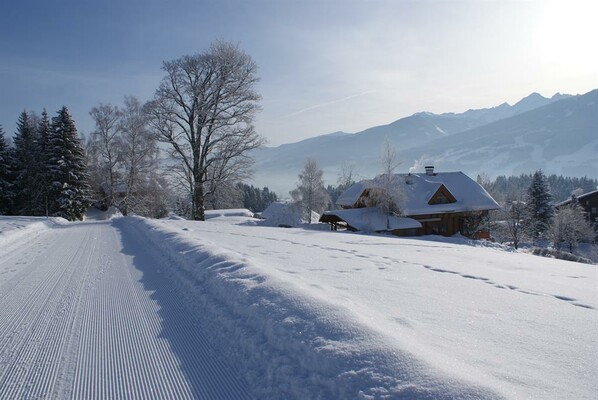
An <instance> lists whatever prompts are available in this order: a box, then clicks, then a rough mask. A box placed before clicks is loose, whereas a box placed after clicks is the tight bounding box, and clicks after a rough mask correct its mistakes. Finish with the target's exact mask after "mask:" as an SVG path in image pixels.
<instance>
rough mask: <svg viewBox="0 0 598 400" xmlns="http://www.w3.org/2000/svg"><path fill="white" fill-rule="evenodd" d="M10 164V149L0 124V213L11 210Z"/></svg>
mask: <svg viewBox="0 0 598 400" xmlns="http://www.w3.org/2000/svg"><path fill="white" fill-rule="evenodd" d="M12 164H13V160H12V151H11V149H10V148H9V147H8V142H7V141H6V139H5V138H4V129H2V126H0V215H6V214H8V213H9V212H10V210H11V205H12V201H13V185H12V183H11V167H12Z"/></svg>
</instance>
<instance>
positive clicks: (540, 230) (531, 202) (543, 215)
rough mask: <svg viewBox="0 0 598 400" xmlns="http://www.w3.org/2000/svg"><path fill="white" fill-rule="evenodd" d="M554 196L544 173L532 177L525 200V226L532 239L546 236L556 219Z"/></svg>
mask: <svg viewBox="0 0 598 400" xmlns="http://www.w3.org/2000/svg"><path fill="white" fill-rule="evenodd" d="M551 201H552V195H551V194H550V188H549V186H548V182H547V180H546V176H545V175H544V173H543V172H542V171H541V170H539V171H536V172H535V173H534V175H533V176H532V181H531V183H530V186H529V187H528V189H527V195H526V198H525V203H526V213H525V214H526V215H525V225H526V228H527V230H528V232H529V235H530V236H531V237H532V239H540V238H542V237H545V236H546V233H547V231H548V229H549V228H550V226H551V224H552V220H553V218H554V208H553V206H552V204H551Z"/></svg>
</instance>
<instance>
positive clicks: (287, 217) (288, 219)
mask: <svg viewBox="0 0 598 400" xmlns="http://www.w3.org/2000/svg"><path fill="white" fill-rule="evenodd" d="M311 214H312V215H311V221H312V222H317V221H318V220H319V219H320V215H319V214H318V213H316V212H313V211H312V213H311ZM260 215H261V217H262V218H264V219H265V220H264V221H261V222H260V225H262V226H271V227H298V226H301V225H303V224H305V223H307V222H309V221H306V220H305V218H304V217H303V212H302V210H301V208H300V207H299V206H298V205H297V204H295V203H292V202H274V203H272V204H270V205H269V206H268V207H267V208H266V209H265V210H264V211H263V212H262V213H261V214H260Z"/></svg>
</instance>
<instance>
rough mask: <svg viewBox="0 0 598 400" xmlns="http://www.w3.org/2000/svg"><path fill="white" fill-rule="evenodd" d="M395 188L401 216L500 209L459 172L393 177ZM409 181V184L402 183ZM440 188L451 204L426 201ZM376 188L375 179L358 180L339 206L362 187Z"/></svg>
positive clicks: (350, 203)
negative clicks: (446, 192) (452, 197)
mask: <svg viewBox="0 0 598 400" xmlns="http://www.w3.org/2000/svg"><path fill="white" fill-rule="evenodd" d="M394 178H395V179H394V180H395V182H396V183H395V185H396V191H397V192H398V193H400V194H401V197H402V201H401V203H402V204H400V206H399V208H400V210H401V212H402V213H403V215H423V214H437V213H452V212H464V211H483V210H496V209H498V208H500V206H499V205H498V203H496V201H494V199H493V198H492V196H490V194H488V192H487V191H486V190H485V189H484V188H483V187H482V186H480V185H479V184H478V183H477V182H475V181H474V180H473V179H471V178H470V177H468V176H467V175H465V174H464V173H463V172H439V173H436V174H433V175H428V174H425V173H422V174H415V173H412V174H410V175H407V174H397V175H395V176H394ZM407 180H409V182H410V183H406V181H407ZM442 185H444V187H445V188H446V189H447V190H448V191H449V192H450V193H451V194H452V195H453V196H454V197H455V199H456V200H457V201H456V202H454V203H444V204H428V202H429V201H430V199H431V198H432V197H433V196H434V194H435V193H436V192H437V191H438V189H439V188H440V187H441V186H442ZM374 187H379V186H377V185H376V180H369V181H367V180H366V181H361V182H358V183H356V184H354V185H353V186H351V187H350V188H349V189H347V190H346V191H345V192H344V193H343V194H342V195H341V196H340V197H339V198H338V200H337V204H338V205H340V206H342V207H354V206H355V204H356V203H357V202H358V200H359V198H360V197H361V195H362V194H363V193H364V191H365V190H366V189H369V188H374Z"/></svg>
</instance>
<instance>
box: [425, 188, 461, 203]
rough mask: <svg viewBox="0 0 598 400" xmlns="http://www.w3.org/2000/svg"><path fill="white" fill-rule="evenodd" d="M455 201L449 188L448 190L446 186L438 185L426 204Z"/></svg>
mask: <svg viewBox="0 0 598 400" xmlns="http://www.w3.org/2000/svg"><path fill="white" fill-rule="evenodd" d="M456 202H457V199H456V198H455V196H453V194H452V193H451V192H450V190H448V189H447V188H446V186H444V185H440V187H439V188H438V190H436V193H434V195H432V197H431V198H430V201H428V204H429V205H434V204H450V203H456Z"/></svg>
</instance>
